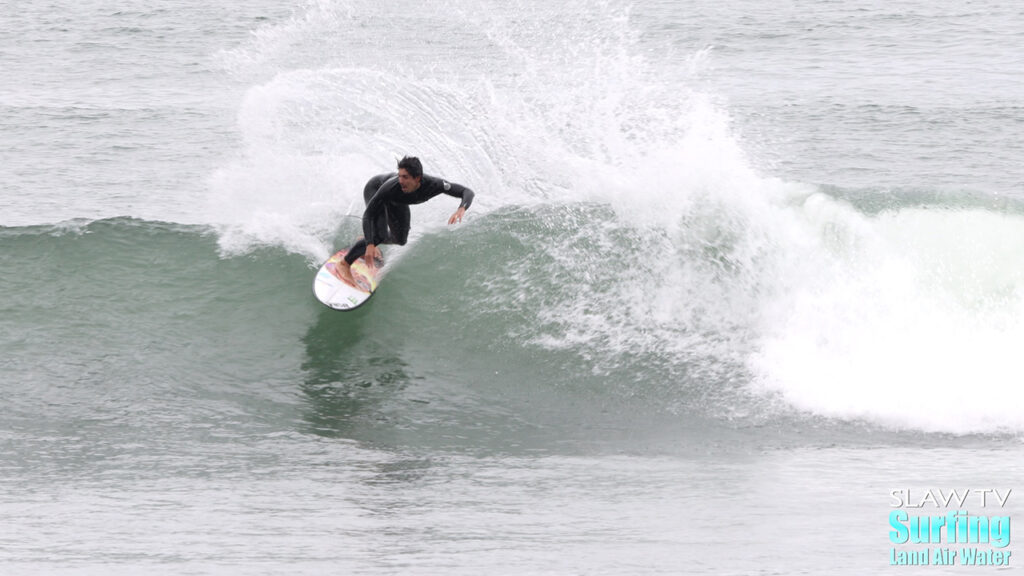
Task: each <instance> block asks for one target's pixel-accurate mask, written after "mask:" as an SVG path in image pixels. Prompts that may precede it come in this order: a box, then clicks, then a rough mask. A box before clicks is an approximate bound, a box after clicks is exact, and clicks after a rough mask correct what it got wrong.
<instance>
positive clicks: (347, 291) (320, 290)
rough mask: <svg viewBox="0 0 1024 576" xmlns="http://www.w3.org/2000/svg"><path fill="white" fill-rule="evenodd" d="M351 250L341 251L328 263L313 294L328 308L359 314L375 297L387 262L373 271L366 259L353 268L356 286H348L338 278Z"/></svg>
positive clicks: (317, 278) (379, 264) (353, 264)
mask: <svg viewBox="0 0 1024 576" xmlns="http://www.w3.org/2000/svg"><path fill="white" fill-rule="evenodd" d="M347 253H348V250H340V251H338V252H337V253H336V254H335V255H334V256H331V257H330V258H328V259H327V261H326V262H324V263H323V265H322V266H320V269H319V270H317V272H316V277H315V278H314V279H313V294H315V295H316V299H317V300H319V301H320V302H322V303H323V304H324V305H325V306H328V307H330V308H333V309H335V310H355V309H356V308H358V307H360V306H362V305H363V304H365V303H366V301H367V300H369V299H370V296H373V293H374V291H375V290H377V283H378V281H379V280H380V277H381V275H382V272H383V270H382V266H383V265H384V263H383V262H381V261H379V260H378V261H377V266H375V267H373V268H370V267H369V266H367V265H366V262H365V261H363V259H362V258H360V259H358V260H356V261H355V262H353V263H352V267H351V268H350V270H351V272H352V278H353V279H355V281H356V285H355V286H353V285H351V284H349V283H348V282H345V281H344V280H342V279H341V278H340V277H339V276H338V275H337V266H338V262H341V259H342V258H344V257H345V254H347Z"/></svg>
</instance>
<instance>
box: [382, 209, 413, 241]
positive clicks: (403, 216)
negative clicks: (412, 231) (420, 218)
mask: <svg viewBox="0 0 1024 576" xmlns="http://www.w3.org/2000/svg"><path fill="white" fill-rule="evenodd" d="M411 219H412V216H411V215H410V214H409V207H408V206H406V205H404V204H395V205H392V206H389V209H388V231H389V232H390V233H389V234H388V242H387V243H388V244H398V245H399V246H405V241H406V240H408V239H409V227H410V220H411Z"/></svg>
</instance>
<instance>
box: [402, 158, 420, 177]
mask: <svg viewBox="0 0 1024 576" xmlns="http://www.w3.org/2000/svg"><path fill="white" fill-rule="evenodd" d="M402 168H405V171H406V172H408V173H409V176H412V177H413V178H419V177H420V176H423V164H420V159H419V158H417V157H415V156H406V157H404V158H402V159H401V160H399V161H398V169H399V170H401V169H402Z"/></svg>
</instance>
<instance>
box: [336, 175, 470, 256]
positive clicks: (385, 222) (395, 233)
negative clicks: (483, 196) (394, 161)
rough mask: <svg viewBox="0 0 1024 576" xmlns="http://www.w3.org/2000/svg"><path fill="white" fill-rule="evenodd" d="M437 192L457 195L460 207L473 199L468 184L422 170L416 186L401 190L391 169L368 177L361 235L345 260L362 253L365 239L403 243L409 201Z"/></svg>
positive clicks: (407, 227) (407, 223)
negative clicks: (454, 181)
mask: <svg viewBox="0 0 1024 576" xmlns="http://www.w3.org/2000/svg"><path fill="white" fill-rule="evenodd" d="M438 194H447V195H449V196H454V197H456V198H461V199H462V203H461V204H459V206H460V207H461V208H466V209H468V208H469V205H470V204H472V203H473V191H472V190H470V189H469V188H466V187H465V186H462V185H460V184H455V183H453V182H447V181H445V180H442V179H440V178H437V177H434V176H428V175H426V174H424V175H423V177H422V179H421V180H420V187H419V188H417V189H416V190H413V191H412V192H409V193H405V192H402V187H401V186H399V184H398V175H397V173H395V172H392V173H391V174H380V175H379V176H374V177H373V178H370V181H369V182H367V183H366V187H365V188H363V200H365V201H366V211H365V212H363V238H361V239H359V241H357V242H356V243H355V244H353V245H352V247H351V248H349V250H348V253H347V254H345V261H346V262H348V263H349V264H352V263H353V262H355V261H356V260H357V259H358V258H361V257H362V256H363V254H365V253H366V244H367V241H369V242H370V243H371V244H373V245H375V246H379V245H381V244H398V245H399V246H402V245H405V241H406V240H407V239H408V238H409V221H410V215H409V205H411V204H422V203H424V202H426V201H427V200H430V199H431V198H433V197H434V196H437V195H438Z"/></svg>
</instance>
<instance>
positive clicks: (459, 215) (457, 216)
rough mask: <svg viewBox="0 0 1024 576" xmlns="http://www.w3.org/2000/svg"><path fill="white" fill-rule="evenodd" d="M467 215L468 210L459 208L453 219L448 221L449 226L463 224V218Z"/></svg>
mask: <svg viewBox="0 0 1024 576" xmlns="http://www.w3.org/2000/svg"><path fill="white" fill-rule="evenodd" d="M465 213H466V209H465V208H463V207H462V206H459V209H458V210H456V211H455V214H452V217H451V218H449V219H448V223H449V224H455V223H456V222H462V216H463V215H464V214H465Z"/></svg>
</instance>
